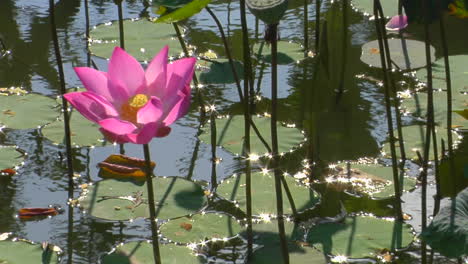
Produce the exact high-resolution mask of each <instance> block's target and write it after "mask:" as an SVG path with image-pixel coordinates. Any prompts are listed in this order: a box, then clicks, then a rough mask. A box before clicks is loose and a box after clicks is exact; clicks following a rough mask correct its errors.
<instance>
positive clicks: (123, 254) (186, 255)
mask: <svg viewBox="0 0 468 264" xmlns="http://www.w3.org/2000/svg"><path fill="white" fill-rule="evenodd" d="M159 251H160V256H161V260H162V261H164V263H169V264H180V263H184V264H198V263H203V261H201V259H200V257H197V256H195V255H194V254H193V252H192V251H191V250H190V249H189V248H187V247H183V246H177V245H174V244H159ZM101 263H102V264H132V263H135V264H136V263H154V256H153V245H151V243H148V242H146V241H134V242H129V243H126V244H124V245H122V246H118V247H117V248H116V250H115V251H114V252H112V253H111V254H109V255H105V256H104V257H103V258H102V260H101Z"/></svg>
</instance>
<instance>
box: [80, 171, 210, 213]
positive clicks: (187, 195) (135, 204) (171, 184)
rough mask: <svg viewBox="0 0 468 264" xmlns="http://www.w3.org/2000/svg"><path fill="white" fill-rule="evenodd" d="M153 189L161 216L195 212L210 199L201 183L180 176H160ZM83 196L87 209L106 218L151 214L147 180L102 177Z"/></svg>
mask: <svg viewBox="0 0 468 264" xmlns="http://www.w3.org/2000/svg"><path fill="white" fill-rule="evenodd" d="M153 189H154V195H155V205H156V217H157V218H159V219H169V218H175V217H180V216H184V215H188V214H192V213H194V212H196V211H198V210H199V209H200V208H201V207H202V206H203V204H205V202H206V198H205V196H204V193H203V189H202V188H201V187H200V186H199V185H198V184H195V183H193V182H191V181H188V180H185V179H182V178H178V177H168V178H162V177H156V178H154V179H153ZM79 200H80V205H81V207H82V208H83V209H84V210H85V211H86V212H87V213H89V214H90V215H92V216H95V217H98V218H102V219H106V220H115V221H117V220H129V219H134V218H137V217H149V209H148V193H147V187H146V182H144V183H140V184H139V185H137V184H135V183H133V182H129V181H127V182H123V181H118V180H114V179H107V180H102V181H99V182H97V183H95V184H93V185H91V186H88V187H87V188H86V189H84V192H83V193H82V196H81V197H80V199H79Z"/></svg>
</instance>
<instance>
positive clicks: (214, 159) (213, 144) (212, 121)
mask: <svg viewBox="0 0 468 264" xmlns="http://www.w3.org/2000/svg"><path fill="white" fill-rule="evenodd" d="M210 133H211V190H212V191H213V190H214V189H216V187H217V185H218V179H217V177H216V164H217V159H218V158H217V157H216V117H215V113H214V112H211V115H210Z"/></svg>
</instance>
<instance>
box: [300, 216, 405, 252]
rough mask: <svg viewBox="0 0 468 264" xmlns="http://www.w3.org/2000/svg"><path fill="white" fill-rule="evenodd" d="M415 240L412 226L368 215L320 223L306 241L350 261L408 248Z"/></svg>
mask: <svg viewBox="0 0 468 264" xmlns="http://www.w3.org/2000/svg"><path fill="white" fill-rule="evenodd" d="M413 239H414V235H413V234H412V230H411V227H410V225H407V224H404V223H402V222H398V221H389V220H384V219H379V218H374V217H366V216H352V217H346V218H345V219H344V221H343V222H338V223H325V224H319V225H317V226H315V227H313V228H312V229H311V230H310V232H309V233H308V234H307V241H308V242H309V243H311V244H313V245H314V246H316V247H318V248H319V249H321V250H322V251H323V253H324V254H331V255H335V256H346V257H348V258H365V257H375V255H376V254H377V253H378V252H379V251H381V250H383V249H389V250H392V251H393V250H395V249H401V248H405V247H407V246H408V245H409V244H410V243H411V242H412V241H413Z"/></svg>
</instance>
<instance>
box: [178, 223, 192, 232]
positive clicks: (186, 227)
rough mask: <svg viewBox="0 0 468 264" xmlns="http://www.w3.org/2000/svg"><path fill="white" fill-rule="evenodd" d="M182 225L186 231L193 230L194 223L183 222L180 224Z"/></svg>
mask: <svg viewBox="0 0 468 264" xmlns="http://www.w3.org/2000/svg"><path fill="white" fill-rule="evenodd" d="M180 227H182V228H183V229H185V230H186V231H190V230H192V224H190V223H186V222H183V223H181V224H180Z"/></svg>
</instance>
